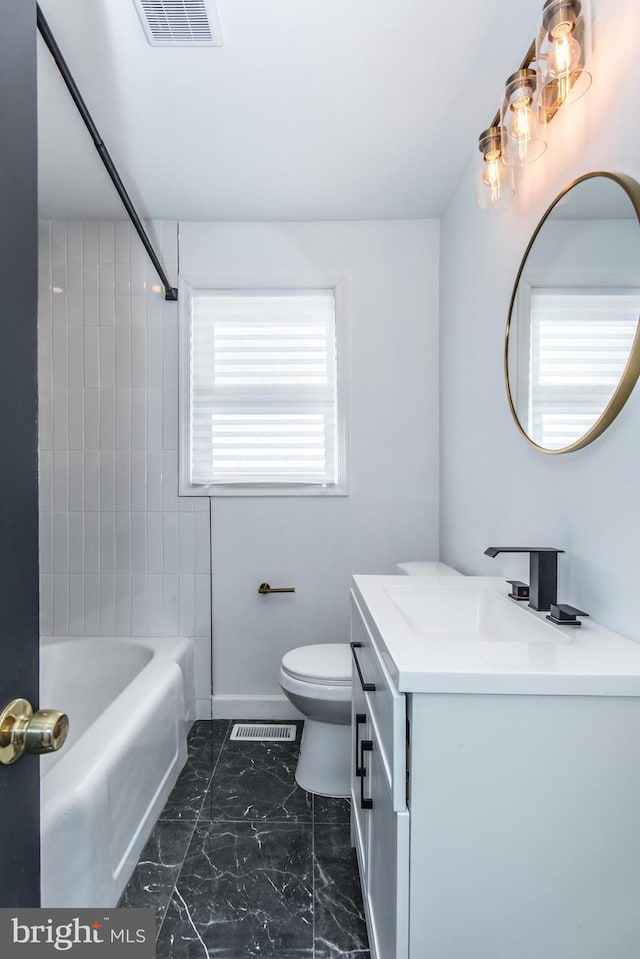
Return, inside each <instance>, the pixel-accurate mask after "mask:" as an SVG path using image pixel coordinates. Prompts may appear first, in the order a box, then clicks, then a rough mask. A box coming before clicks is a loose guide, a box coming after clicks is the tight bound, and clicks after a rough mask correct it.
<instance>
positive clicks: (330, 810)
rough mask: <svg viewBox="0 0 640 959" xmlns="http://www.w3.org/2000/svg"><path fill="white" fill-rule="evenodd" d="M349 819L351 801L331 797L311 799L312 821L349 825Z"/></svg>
mask: <svg viewBox="0 0 640 959" xmlns="http://www.w3.org/2000/svg"><path fill="white" fill-rule="evenodd" d="M350 818H351V800H350V799H333V798H332V797H331V796H314V797H313V821H314V822H333V823H343V824H344V823H347V824H348V823H349V822H350Z"/></svg>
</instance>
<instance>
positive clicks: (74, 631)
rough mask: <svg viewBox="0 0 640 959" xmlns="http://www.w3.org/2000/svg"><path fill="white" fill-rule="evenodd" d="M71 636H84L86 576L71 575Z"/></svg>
mask: <svg viewBox="0 0 640 959" xmlns="http://www.w3.org/2000/svg"><path fill="white" fill-rule="evenodd" d="M69 635H70V636H84V576H83V575H82V574H81V573H80V574H78V573H71V574H70V575H69Z"/></svg>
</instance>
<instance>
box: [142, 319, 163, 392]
mask: <svg viewBox="0 0 640 959" xmlns="http://www.w3.org/2000/svg"><path fill="white" fill-rule="evenodd" d="M162 336H163V332H162V324H161V323H159V324H158V325H157V326H147V348H146V357H147V383H146V385H147V386H148V387H150V388H151V389H154V388H155V389H158V388H160V387H161V386H162Z"/></svg>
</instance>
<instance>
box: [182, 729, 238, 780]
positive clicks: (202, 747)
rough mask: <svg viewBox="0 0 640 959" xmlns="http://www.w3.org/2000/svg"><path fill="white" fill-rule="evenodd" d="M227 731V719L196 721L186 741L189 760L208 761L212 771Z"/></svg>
mask: <svg viewBox="0 0 640 959" xmlns="http://www.w3.org/2000/svg"><path fill="white" fill-rule="evenodd" d="M228 731H229V720H228V719H197V720H196V721H195V723H194V724H193V726H192V727H191V732H190V733H189V738H188V740H187V745H188V747H189V760H199V761H201V762H207V761H208V762H209V764H210V766H211V769H212V770H213V767H214V766H215V764H216V762H217V760H218V756H219V755H220V750H221V749H222V744H223V743H224V741H225V739H226V737H227V733H228Z"/></svg>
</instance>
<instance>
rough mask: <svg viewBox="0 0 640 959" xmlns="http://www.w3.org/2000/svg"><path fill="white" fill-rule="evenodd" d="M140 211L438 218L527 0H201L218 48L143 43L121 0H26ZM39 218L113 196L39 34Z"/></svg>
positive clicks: (531, 18) (512, 63)
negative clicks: (216, 30)
mask: <svg viewBox="0 0 640 959" xmlns="http://www.w3.org/2000/svg"><path fill="white" fill-rule="evenodd" d="M40 6H41V8H42V11H43V13H44V15H45V17H46V18H47V20H48V22H49V25H50V27H51V29H52V31H53V33H54V35H55V37H56V40H57V42H58V44H59V46H60V48H61V50H62V53H63V55H64V57H65V59H66V60H67V63H68V65H69V67H70V69H71V72H72V74H73V76H74V78H75V80H76V83H77V84H78V86H79V88H80V90H81V92H82V95H83V97H84V99H85V101H86V103H87V105H88V107H89V110H90V112H91V113H92V115H93V118H94V120H95V122H96V124H97V127H98V129H99V131H100V133H101V135H102V137H103V139H104V142H105V144H106V145H107V147H108V149H109V152H110V153H111V155H112V157H113V159H114V162H115V164H116V166H117V168H118V171H119V173H120V176H121V177H122V180H123V181H124V183H125V185H126V187H127V189H128V191H129V193H130V195H131V197H132V199H133V201H134V203H135V204H136V206H137V207H138V209H139V212H140V213H141V215H142V216H145V217H154V218H160V219H161V218H166V219H182V220H335V219H395V218H398V219H404V218H421V217H432V216H438V215H439V214H440V213H441V212H442V210H443V208H444V206H445V205H446V202H447V200H448V198H449V197H450V195H451V193H452V191H453V189H454V188H455V186H456V184H457V182H458V180H459V178H460V176H461V173H462V170H463V168H464V166H465V164H466V162H467V160H468V158H469V156H470V155H471V152H472V150H473V149H474V145H475V143H476V142H477V137H478V134H479V133H480V132H481V130H482V129H484V128H485V127H486V126H488V125H489V123H490V121H491V119H492V116H493V114H494V112H495V109H496V105H497V101H498V98H499V95H500V92H501V86H502V83H503V81H504V80H505V79H506V77H507V75H508V74H510V73H511V72H513V70H515V69H516V68H517V66H518V65H519V63H520V60H521V59H522V57H523V55H524V53H525V51H526V49H527V47H528V46H529V42H530V40H531V37H532V36H533V30H534V26H535V21H536V16H537V14H538V7H539V6H541V0H539V2H538V0H457V2H456V3H455V4H450V3H448V2H440V3H436V2H435V0H387V2H384V3H383V2H382V0H322V2H320V0H218V12H219V14H220V20H221V23H222V30H223V35H224V46H222V47H200V48H192V49H185V48H182V47H171V48H168V47H151V46H149V45H148V43H147V41H146V39H145V36H144V33H143V30H142V27H141V25H140V21H139V19H138V15H137V13H136V10H135V8H134V5H133V2H132V0H82V2H78V0H40ZM38 72H39V77H38V94H39V110H38V117H39V121H38V123H39V152H40V176H39V191H40V215H41V216H43V217H51V218H56V217H64V218H81V217H85V218H86V217H91V218H95V217H103V218H109V217H121V216H123V210H122V207H121V205H120V201H119V200H118V198H117V196H116V194H115V191H114V190H113V187H112V186H111V184H110V181H109V180H108V177H107V175H106V173H105V171H104V169H103V168H102V165H101V163H100V160H99V158H98V156H97V154H96V153H95V149H94V147H93V144H92V142H91V140H90V138H89V135H88V133H87V132H86V130H85V128H84V126H83V124H82V121H81V120H80V118H79V116H78V115H77V113H76V111H75V107H74V106H73V104H72V102H71V100H70V98H69V95H68V93H67V90H66V88H65V87H64V85H63V82H62V80H61V78H60V76H59V74H58V73H57V70H56V67H55V65H54V64H53V61H52V60H51V58H50V56H49V54H48V52H47V50H46V48H45V47H44V44H43V43H42V40H41V39H39V40H38Z"/></svg>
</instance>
